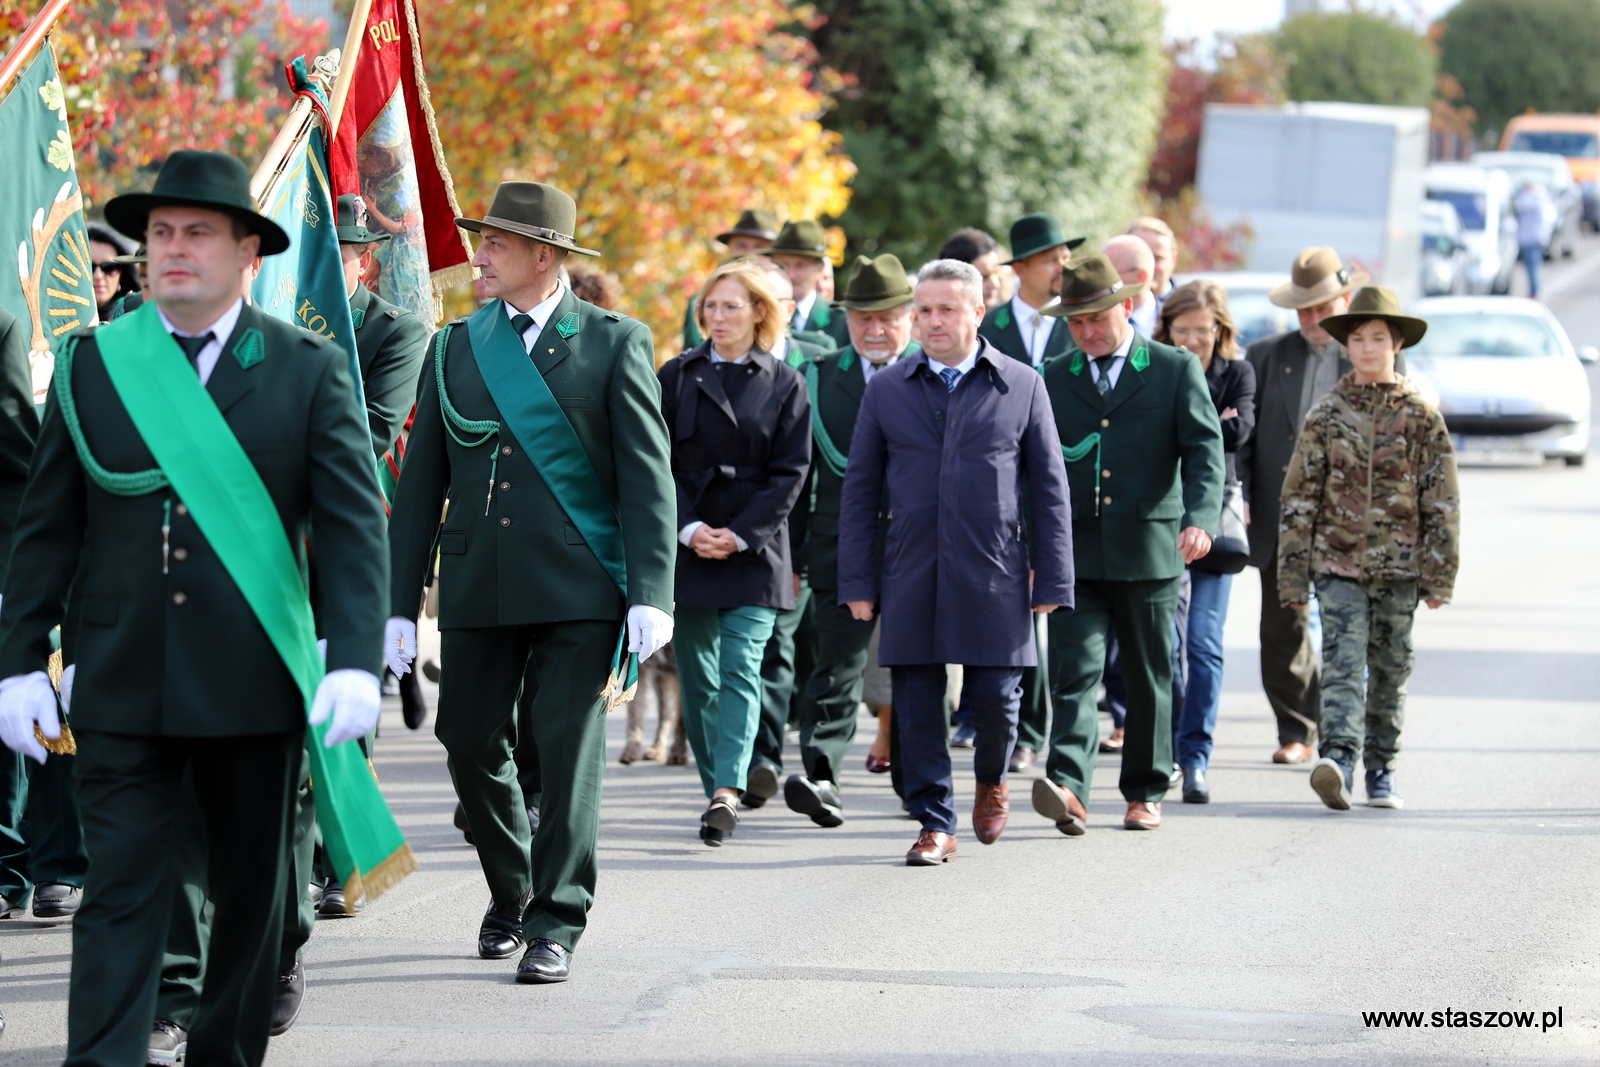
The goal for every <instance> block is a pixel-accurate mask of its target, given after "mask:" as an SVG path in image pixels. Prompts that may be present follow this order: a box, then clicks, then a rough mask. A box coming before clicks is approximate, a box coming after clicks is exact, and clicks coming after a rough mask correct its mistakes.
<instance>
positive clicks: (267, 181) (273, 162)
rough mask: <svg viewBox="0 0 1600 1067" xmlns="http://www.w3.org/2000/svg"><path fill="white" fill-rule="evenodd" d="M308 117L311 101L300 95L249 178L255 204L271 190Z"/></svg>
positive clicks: (304, 129)
mask: <svg viewBox="0 0 1600 1067" xmlns="http://www.w3.org/2000/svg"><path fill="white" fill-rule="evenodd" d="M310 118H311V101H309V100H307V99H306V98H305V97H301V98H299V99H298V100H296V101H295V102H294V106H293V107H292V108H290V109H289V115H288V117H287V118H286V119H284V121H283V128H282V129H280V130H279V131H278V136H276V137H274V138H273V139H272V144H271V146H270V147H268V148H267V154H266V155H264V156H262V157H261V166H259V167H257V168H256V173H255V176H254V177H252V178H251V179H250V195H251V196H253V197H254V198H255V201H256V203H257V204H261V203H263V202H264V201H265V200H266V196H267V193H268V192H270V191H271V189H272V186H273V184H274V183H275V182H276V180H277V178H278V175H279V173H280V172H281V171H282V170H283V163H284V160H286V159H288V158H289V152H290V150H292V149H293V148H294V146H295V145H296V144H298V143H299V142H300V139H301V138H302V137H304V136H305V134H306V130H307V128H308V126H309V120H310Z"/></svg>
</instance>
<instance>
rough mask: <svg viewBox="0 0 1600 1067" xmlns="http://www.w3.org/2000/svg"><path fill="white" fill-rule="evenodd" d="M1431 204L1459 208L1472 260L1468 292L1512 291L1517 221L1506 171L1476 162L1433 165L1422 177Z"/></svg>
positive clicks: (1457, 209)
mask: <svg viewBox="0 0 1600 1067" xmlns="http://www.w3.org/2000/svg"><path fill="white" fill-rule="evenodd" d="M1422 183H1423V187H1424V188H1425V189H1426V190H1427V195H1428V199H1429V200H1443V201H1445V202H1446V203H1448V204H1449V205H1450V206H1451V207H1453V208H1455V209H1456V214H1457V215H1458V216H1460V218H1461V226H1462V230H1463V233H1464V234H1465V236H1466V241H1467V248H1468V250H1469V251H1470V252H1471V254H1472V262H1471V263H1469V264H1468V266H1467V285H1466V291H1467V292H1468V293H1497V294H1499V293H1509V292H1510V291H1511V278H1512V275H1513V273H1514V272H1515V271H1516V269H1517V219H1516V216H1515V215H1514V214H1513V213H1512V210H1511V179H1510V178H1508V177H1506V174H1505V171H1502V170H1498V169H1494V168H1490V167H1482V166H1479V165H1477V164H1475V163H1434V164H1431V165H1430V166H1429V167H1428V169H1427V170H1425V171H1424V172H1423V175H1422Z"/></svg>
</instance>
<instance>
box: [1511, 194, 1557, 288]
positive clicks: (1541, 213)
mask: <svg viewBox="0 0 1600 1067" xmlns="http://www.w3.org/2000/svg"><path fill="white" fill-rule="evenodd" d="M1511 208H1512V210H1513V211H1514V212H1516V216H1517V256H1518V258H1519V259H1521V260H1522V265H1523V267H1525V268H1526V269H1527V271H1528V295H1529V296H1530V297H1532V298H1533V299H1535V300H1537V299H1539V264H1540V263H1541V262H1543V260H1544V250H1545V246H1546V245H1548V244H1549V243H1550V234H1551V231H1552V229H1553V228H1554V225H1555V213H1556V211H1555V205H1554V204H1552V203H1551V202H1550V194H1549V193H1547V192H1545V190H1544V187H1543V186H1542V185H1536V184H1535V183H1533V182H1523V183H1522V188H1520V189H1518V190H1517V195H1516V196H1515V197H1514V198H1513V199H1512V201H1511Z"/></svg>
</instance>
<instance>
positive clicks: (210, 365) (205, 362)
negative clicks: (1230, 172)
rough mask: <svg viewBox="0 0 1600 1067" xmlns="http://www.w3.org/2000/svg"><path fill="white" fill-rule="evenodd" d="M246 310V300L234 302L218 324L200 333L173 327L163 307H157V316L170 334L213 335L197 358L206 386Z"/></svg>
mask: <svg viewBox="0 0 1600 1067" xmlns="http://www.w3.org/2000/svg"><path fill="white" fill-rule="evenodd" d="M242 310H244V299H243V298H240V299H238V300H235V301H234V302H233V306H232V307H230V308H228V310H227V311H224V312H223V313H222V315H221V317H220V318H218V319H217V321H216V322H213V323H212V324H211V325H210V326H207V327H206V328H205V329H203V330H201V331H200V332H199V333H189V332H188V331H186V330H180V329H178V328H177V327H176V326H174V325H172V320H171V319H169V318H167V313H166V312H165V311H162V310H161V305H160V304H157V305H156V314H157V315H160V316H161V326H162V328H163V329H164V330H166V331H167V332H168V333H176V334H181V335H182V336H184V337H204V336H205V335H206V334H208V333H209V334H210V335H211V340H210V341H208V342H206V346H205V347H204V348H202V349H201V350H200V355H199V356H197V357H196V358H195V361H194V364H195V367H196V368H198V369H199V371H200V384H201V385H204V384H206V382H208V381H210V380H211V372H212V371H214V370H216V369H217V359H218V358H219V357H221V355H222V344H223V342H224V341H226V340H227V339H228V338H230V337H232V336H233V328H234V327H235V326H237V325H238V324H239V312H240V311H242Z"/></svg>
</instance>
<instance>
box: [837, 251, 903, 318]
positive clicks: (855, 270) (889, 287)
mask: <svg viewBox="0 0 1600 1067" xmlns="http://www.w3.org/2000/svg"><path fill="white" fill-rule="evenodd" d="M915 297H916V293H915V291H914V290H913V289H912V285H911V279H910V278H908V277H906V268H905V266H904V265H903V264H902V263H901V262H900V257H899V256H896V255H894V254H892V253H889V252H885V253H884V254H883V255H881V256H879V257H878V258H877V259H869V258H868V257H866V256H857V257H856V261H855V263H854V264H852V265H851V267H850V280H849V282H847V283H846V284H845V287H844V295H843V296H842V297H841V298H840V299H838V300H835V301H834V302H833V306H834V307H836V308H839V307H842V308H845V309H846V310H849V311H888V310H889V309H890V308H897V307H900V306H901V305H903V304H909V303H911V301H912V300H913V299H915Z"/></svg>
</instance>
